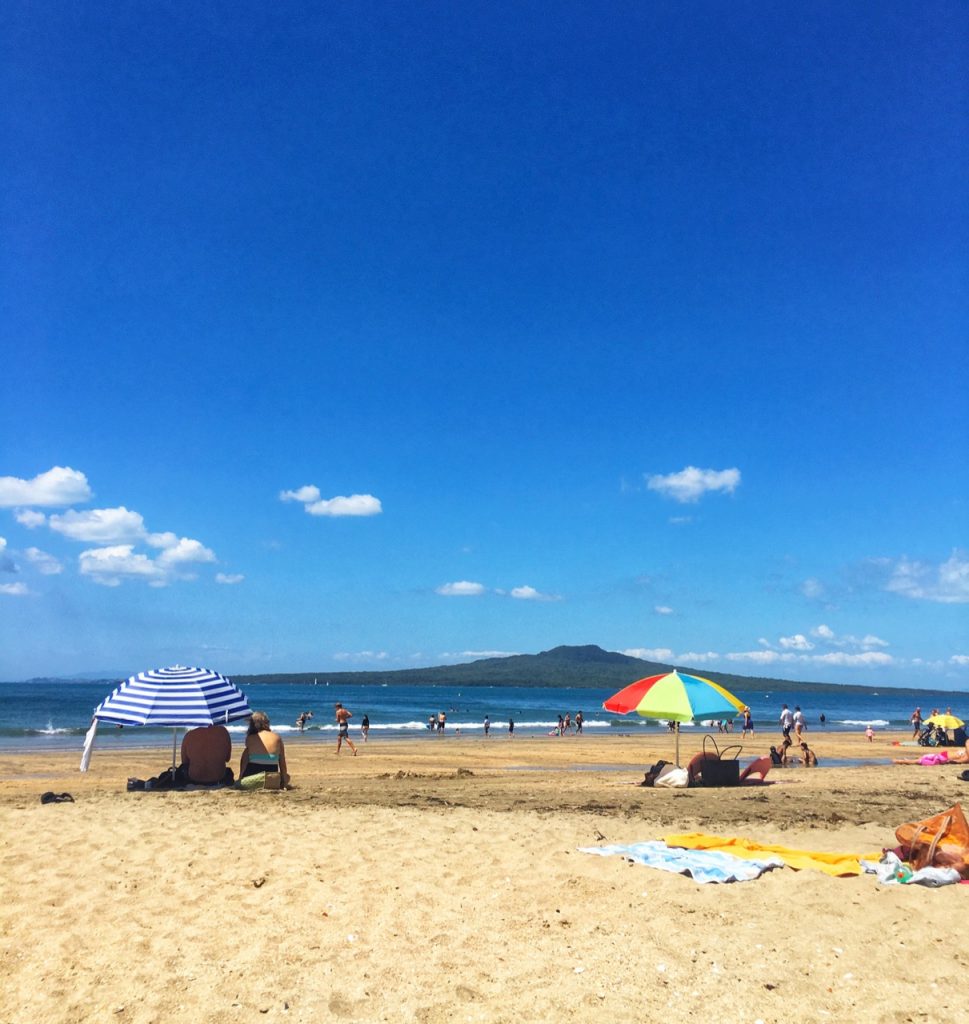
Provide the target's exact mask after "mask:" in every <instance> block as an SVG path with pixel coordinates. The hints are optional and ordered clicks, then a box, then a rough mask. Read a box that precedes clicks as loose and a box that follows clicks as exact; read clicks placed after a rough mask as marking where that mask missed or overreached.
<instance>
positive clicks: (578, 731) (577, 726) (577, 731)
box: [575, 711, 585, 736]
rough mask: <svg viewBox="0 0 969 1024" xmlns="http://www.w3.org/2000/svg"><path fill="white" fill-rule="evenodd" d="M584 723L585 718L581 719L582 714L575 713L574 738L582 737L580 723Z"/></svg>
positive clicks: (579, 712)
mask: <svg viewBox="0 0 969 1024" xmlns="http://www.w3.org/2000/svg"><path fill="white" fill-rule="evenodd" d="M584 721H585V718H583V716H582V712H581V711H576V713H575V735H576V736H581V735H582V723H583V722H584Z"/></svg>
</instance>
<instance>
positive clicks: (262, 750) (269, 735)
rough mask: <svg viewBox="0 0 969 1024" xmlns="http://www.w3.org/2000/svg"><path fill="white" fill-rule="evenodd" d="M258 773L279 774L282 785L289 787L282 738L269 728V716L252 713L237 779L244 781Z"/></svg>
mask: <svg viewBox="0 0 969 1024" xmlns="http://www.w3.org/2000/svg"><path fill="white" fill-rule="evenodd" d="M260 772H268V773H270V774H271V773H274V772H279V774H280V775H281V776H282V783H283V785H284V786H288V785H289V772H287V771H286V751H285V749H284V748H283V740H282V737H281V736H278V735H277V734H276V733H274V732H273V731H272V729H271V728H270V723H269V715H267V714H266V713H265V711H254V712H253V713H252V718H250V719H249V732H248V733H247V734H246V746H245V749H244V750H243V751H242V760H241V761H240V762H239V778H240V779H244V778H246V776H247V775H258V774H259V773H260Z"/></svg>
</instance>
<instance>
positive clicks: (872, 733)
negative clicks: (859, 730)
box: [865, 722, 875, 743]
mask: <svg viewBox="0 0 969 1024" xmlns="http://www.w3.org/2000/svg"><path fill="white" fill-rule="evenodd" d="M865 736H866V737H867V738H868V742H869V743H873V742H874V740H875V730H874V729H873V728H872V727H871V722H869V723H868V728H867V729H865Z"/></svg>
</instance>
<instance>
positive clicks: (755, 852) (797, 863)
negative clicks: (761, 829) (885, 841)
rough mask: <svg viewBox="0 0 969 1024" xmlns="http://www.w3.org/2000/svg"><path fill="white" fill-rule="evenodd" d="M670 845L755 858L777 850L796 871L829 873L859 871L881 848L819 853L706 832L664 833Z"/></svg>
mask: <svg viewBox="0 0 969 1024" xmlns="http://www.w3.org/2000/svg"><path fill="white" fill-rule="evenodd" d="M663 838H664V839H665V840H666V845H667V846H681V847H683V848H684V849H686V850H722V851H723V852H724V853H732V854H733V855H734V856H735V857H743V858H744V859H745V860H755V859H756V858H758V857H762V856H763V855H764V854H765V853H774V854H777V856H778V857H780V858H781V860H782V861H784V863H785V864H786V865H787V866H788V867H790V868H794V869H795V870H796V871H802V870H805V869H809V870H812V871H823V872H824V873H825V874H826V875H835V876H839V875H860V874H862V867H861V864H860V863H859V862H860V861H862V860H874V861H877V860H879V859H880V858H881V855H882V852H881V850H878V851H877V852H876V853H819V852H818V851H816V850H794V849H791V847H789V846H779V845H778V844H776V843H755V842H754V841H753V840H751V839H742V838H739V837H737V836H708V835H706V834H704V833H703V832H685V833H683V834H681V835H669V836H664V837H663Z"/></svg>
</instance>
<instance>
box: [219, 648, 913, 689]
mask: <svg viewBox="0 0 969 1024" xmlns="http://www.w3.org/2000/svg"><path fill="white" fill-rule="evenodd" d="M676 667H677V668H680V669H682V670H683V671H685V672H692V673H694V674H696V675H701V676H704V677H706V678H707V679H712V680H714V682H717V683H720V684H721V685H722V686H725V687H727V689H728V690H731V691H735V692H736V693H737V695H738V696H743V695H744V694H745V693H746V694H750V693H756V692H760V693H764V692H768V693H799V694H802V693H805V692H808V693H814V692H824V691H826V690H837V691H839V692H844V691H845V690H855V691H858V692H859V693H868V692H870V691H871V685H870V684H869V685H868V686H847V685H843V684H841V683H809V682H792V681H791V680H789V679H771V678H766V677H758V676H738V675H732V674H730V673H726V672H707V671H706V670H704V669H691V668H687V667H686V666H684V665H679V666H676ZM672 668H673V666H672V665H667V664H664V663H662V662H656V661H644V660H643V659H642V658H632V657H630V656H629V655H628V654H619V653H617V652H615V651H604V650H603V649H602V648H601V647H597V646H595V645H594V644H587V645H585V646H581V647H568V646H563V647H553V648H552V650H550V651H542V652H541V653H540V654H513V655H509V656H508V657H504V658H482V659H480V660H478V661H471V662H465V663H463V664H460V665H438V666H435V667H430V668H405V669H396V670H392V671H378V672H297V673H290V674H286V675H280V674H278V673H273V674H272V675H254V676H238V675H234V676H233V677H232V679H233V681H234V682H236V683H238V684H239V685H240V686H244V685H246V684H247V683H312V682H313V681H314V679H318V680H319V681H320V682H321V683H322V682H327V683H330V684H331V685H338V686H345V685H354V684H357V685H360V684H370V685H376V686H382V685H385V684H386V685H389V686H420V685H424V686H434V685H438V686H564V687H576V686H589V687H596V688H598V689H607V688H611V689H613V690H619V689H621V688H622V687H623V686H626V685H628V684H629V683H632V682H635V681H636V680H637V679H642V678H643V677H644V676H651V675H656V674H657V673H658V672H669V671H670V670H671V669H672ZM880 685H883V684H880ZM893 692H899V693H904V692H907V691H906V690H896V689H894V688H893ZM911 692H912V693H913V694H924V692H925V691H924V690H914V689H913V690H911Z"/></svg>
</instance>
